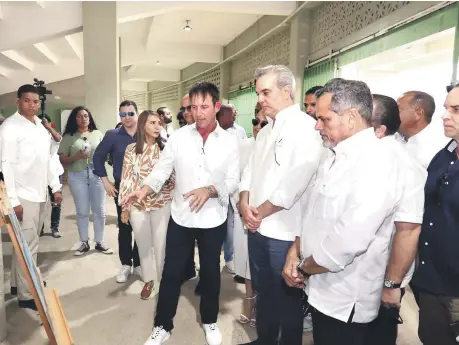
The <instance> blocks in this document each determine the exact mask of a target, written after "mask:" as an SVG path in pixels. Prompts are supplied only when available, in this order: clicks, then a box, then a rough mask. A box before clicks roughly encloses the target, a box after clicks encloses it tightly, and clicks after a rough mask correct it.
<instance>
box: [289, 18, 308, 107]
mask: <svg viewBox="0 0 459 345" xmlns="http://www.w3.org/2000/svg"><path fill="white" fill-rule="evenodd" d="M311 29H312V28H311V13H310V12H309V11H307V10H304V11H302V12H300V13H298V15H297V16H296V17H295V18H294V19H293V20H292V21H291V23H290V61H289V67H290V69H291V70H292V72H293V74H294V75H295V80H296V92H295V103H300V104H303V84H304V83H303V82H304V66H305V65H306V60H307V57H308V54H309V46H310V42H311Z"/></svg>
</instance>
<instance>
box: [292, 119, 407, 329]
mask: <svg viewBox="0 0 459 345" xmlns="http://www.w3.org/2000/svg"><path fill="white" fill-rule="evenodd" d="M333 151H334V154H332V155H330V156H329V158H328V159H327V160H326V161H325V163H324V166H323V168H321V169H320V170H319V171H320V174H319V176H318V178H317V180H316V181H315V183H313V184H312V185H311V186H310V188H308V191H307V195H308V202H307V204H306V205H307V206H306V209H305V210H306V213H305V215H304V219H303V227H302V231H301V253H302V256H303V257H309V256H310V255H312V256H313V258H314V260H315V261H316V262H317V264H318V265H320V266H323V267H325V268H327V269H328V270H329V271H330V272H327V273H322V274H316V275H313V276H311V277H310V278H309V280H308V286H307V290H308V291H307V294H308V297H309V298H308V301H309V303H310V304H311V305H312V306H313V307H314V308H316V309H317V310H319V311H320V312H321V313H323V314H325V315H328V316H330V317H333V318H335V319H338V320H341V321H343V322H347V321H348V320H349V317H350V315H351V312H352V310H353V309H354V308H355V310H354V316H353V319H352V321H353V322H358V323H367V322H370V321H372V320H373V319H375V318H376V316H377V315H378V311H379V305H380V301H381V293H382V288H383V282H384V276H385V271H386V266H387V260H388V257H389V253H390V242H391V238H392V234H393V230H394V221H395V214H396V209H397V206H398V204H399V203H400V201H401V200H402V195H403V188H404V185H405V176H406V175H405V173H404V172H403V171H402V169H403V168H402V167H401V166H400V165H399V164H398V160H397V159H396V158H395V157H394V155H393V153H392V152H391V150H389V149H388V148H387V146H386V145H385V144H384V142H383V140H380V139H378V138H376V136H375V134H374V130H373V128H369V129H365V130H363V131H361V132H359V133H357V134H355V135H353V136H352V137H350V138H348V139H346V140H344V141H342V142H341V143H339V144H338V145H337V146H336V147H335V148H334V150H333Z"/></svg>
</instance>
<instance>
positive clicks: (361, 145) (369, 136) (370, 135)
mask: <svg viewBox="0 0 459 345" xmlns="http://www.w3.org/2000/svg"><path fill="white" fill-rule="evenodd" d="M369 140H379V139H378V138H376V135H375V131H374V128H373V127H370V128H367V129H364V130H362V131H360V132H358V133H356V134H354V135H353V136H351V137H349V138H347V139H346V140H343V141H342V142H340V143H339V144H338V145H336V147H335V148H334V149H333V150H332V151H334V152H335V155H336V156H340V155H343V156H344V157H347V158H349V157H352V156H356V155H359V154H360V153H361V151H362V150H363V149H365V148H366V147H367V143H368V141H369Z"/></svg>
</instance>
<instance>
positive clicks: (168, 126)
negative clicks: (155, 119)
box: [160, 123, 174, 140]
mask: <svg viewBox="0 0 459 345" xmlns="http://www.w3.org/2000/svg"><path fill="white" fill-rule="evenodd" d="M172 133H174V127H172V123H168V124H166V128H164V127H163V126H161V129H160V135H161V137H162V138H163V139H165V140H167V138H169V137H170V136H171V135H172Z"/></svg>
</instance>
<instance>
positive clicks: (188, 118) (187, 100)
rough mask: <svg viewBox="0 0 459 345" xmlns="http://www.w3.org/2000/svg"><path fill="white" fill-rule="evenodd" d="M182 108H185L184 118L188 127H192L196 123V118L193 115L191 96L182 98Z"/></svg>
mask: <svg viewBox="0 0 459 345" xmlns="http://www.w3.org/2000/svg"><path fill="white" fill-rule="evenodd" d="M182 108H183V118H184V119H185V121H186V123H187V124H188V125H192V124H193V123H194V117H193V115H192V114H191V103H190V96H189V95H188V94H186V95H185V96H183V98H182Z"/></svg>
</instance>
